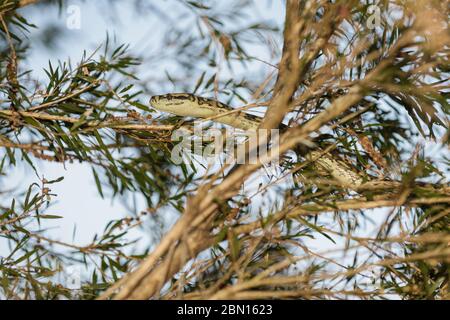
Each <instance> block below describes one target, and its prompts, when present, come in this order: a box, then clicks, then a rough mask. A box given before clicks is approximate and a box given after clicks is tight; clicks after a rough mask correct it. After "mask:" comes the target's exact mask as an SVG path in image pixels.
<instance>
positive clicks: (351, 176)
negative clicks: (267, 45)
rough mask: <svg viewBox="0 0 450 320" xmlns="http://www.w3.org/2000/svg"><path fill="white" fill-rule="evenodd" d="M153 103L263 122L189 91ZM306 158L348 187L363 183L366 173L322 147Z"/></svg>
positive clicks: (191, 113)
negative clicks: (352, 167)
mask: <svg viewBox="0 0 450 320" xmlns="http://www.w3.org/2000/svg"><path fill="white" fill-rule="evenodd" d="M150 104H151V105H152V106H153V107H154V108H155V109H157V110H159V111H163V112H169V113H172V114H174V115H178V116H182V117H194V118H203V119H205V118H212V121H215V122H218V123H223V124H226V125H230V126H232V127H234V128H238V129H242V130H256V129H258V127H259V124H260V122H261V118H260V117H257V116H254V115H251V114H248V113H245V112H242V111H237V110H236V109H233V108H231V107H230V106H228V105H226V104H224V103H221V102H219V101H216V100H213V99H207V98H203V97H199V96H196V95H193V94H189V93H169V94H164V95H158V96H153V97H152V98H151V99H150ZM221 115H222V116H221ZM305 158H307V159H309V160H312V161H314V162H315V165H318V166H319V167H320V168H321V169H324V170H325V171H327V172H328V173H329V174H330V175H331V176H332V177H333V178H334V179H336V180H337V181H338V182H339V183H341V184H343V185H344V186H346V187H358V186H359V185H361V184H362V183H363V179H362V177H361V176H360V175H359V174H357V173H356V172H354V171H353V170H351V169H350V168H348V166H346V164H345V163H343V162H342V161H340V160H336V159H334V158H333V157H332V156H330V155H329V154H328V153H324V152H323V151H321V150H320V149H318V148H317V149H314V150H311V151H309V152H308V154H306V155H305Z"/></svg>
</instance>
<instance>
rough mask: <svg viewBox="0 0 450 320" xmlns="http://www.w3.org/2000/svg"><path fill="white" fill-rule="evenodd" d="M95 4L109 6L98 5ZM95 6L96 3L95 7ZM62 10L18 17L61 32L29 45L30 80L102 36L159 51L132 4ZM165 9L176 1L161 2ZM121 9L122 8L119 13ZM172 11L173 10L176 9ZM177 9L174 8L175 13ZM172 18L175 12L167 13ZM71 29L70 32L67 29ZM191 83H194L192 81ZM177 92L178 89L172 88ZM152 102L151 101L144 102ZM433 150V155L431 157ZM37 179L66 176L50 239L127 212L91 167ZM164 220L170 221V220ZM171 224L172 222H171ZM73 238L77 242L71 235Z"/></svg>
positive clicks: (154, 33) (267, 8) (155, 36)
mask: <svg viewBox="0 0 450 320" xmlns="http://www.w3.org/2000/svg"><path fill="white" fill-rule="evenodd" d="M98 2H100V3H101V2H104V3H107V2H109V1H108V0H98ZM98 2H97V1H96V3H98ZM66 3H67V4H66V7H65V8H63V9H62V11H59V10H58V8H51V9H45V12H44V9H42V8H39V7H36V8H33V7H29V8H25V9H23V10H22V14H23V15H24V16H25V17H26V18H27V19H28V20H30V21H31V22H32V23H34V24H36V25H37V26H38V27H39V28H38V29H31V33H30V35H29V37H30V39H34V38H35V37H36V36H38V35H40V34H41V33H42V32H43V31H45V30H46V28H47V27H49V26H56V27H60V28H63V29H64V30H65V32H64V34H63V36H62V37H60V38H58V39H57V40H56V42H55V43H53V45H52V46H50V47H49V46H45V45H43V44H42V43H40V42H37V41H35V42H33V41H32V43H31V51H30V56H29V58H28V59H27V61H25V64H26V65H27V67H29V68H30V69H32V70H33V74H34V76H37V77H38V78H41V79H45V74H44V72H43V69H44V68H46V67H47V66H48V62H49V60H50V61H52V63H53V64H56V63H57V61H58V60H68V59H69V60H71V61H73V62H76V61H78V60H79V59H80V57H81V56H82V55H83V51H84V50H87V52H88V53H89V52H92V51H94V50H95V49H96V48H97V47H99V45H101V44H102V43H103V42H104V41H105V38H106V34H109V35H113V36H114V37H115V38H116V40H117V43H128V44H130V50H131V51H132V52H133V51H134V52H138V53H143V52H147V51H151V50H153V49H154V48H152V44H153V45H155V46H157V45H158V43H159V41H160V40H161V39H160V36H161V34H162V33H161V32H158V31H159V30H160V28H161V20H160V19H161V18H158V17H157V15H151V16H146V15H139V14H136V12H135V11H134V10H133V9H132V8H131V4H132V3H133V2H132V1H130V2H129V1H126V2H125V1H122V2H120V5H117V6H116V11H115V12H113V13H112V14H109V13H105V12H104V10H101V6H99V5H95V4H94V2H90V1H76V0H73V1H67V2H66ZM164 3H167V6H168V7H169V6H170V5H171V4H173V3H174V1H165V2H164ZM256 3H258V6H257V8H258V10H257V12H255V13H254V14H255V15H260V16H262V17H265V18H271V19H274V21H278V22H279V21H281V20H282V19H283V8H282V5H281V4H280V3H281V1H273V2H270V1H256ZM119 8H120V9H119ZM170 8H171V10H172V8H176V5H175V6H174V7H170ZM173 10H176V9H173ZM77 12H79V13H80V18H81V20H80V25H79V27H80V28H79V29H78V28H71V27H73V21H72V20H71V19H72V18H73V16H74V14H77ZM170 13H171V14H173V15H174V16H176V12H171V11H170ZM68 26H69V27H68ZM148 72H150V73H151V72H162V70H148ZM193 81H195V79H193ZM175 89H176V88H175ZM148 98H150V97H148ZM433 152H435V151H433V150H431V153H433ZM37 167H38V171H39V174H40V175H41V177H42V176H44V177H45V178H46V179H47V180H52V179H56V178H58V177H61V176H64V180H63V181H61V182H59V183H57V184H54V185H52V187H51V189H52V193H55V194H57V197H56V201H54V204H53V205H52V207H51V208H50V209H49V210H48V211H47V212H46V213H47V214H56V215H60V216H63V217H64V218H63V219H58V220H54V221H51V222H47V224H46V226H48V227H50V230H48V234H49V235H50V236H51V237H53V238H54V239H57V240H61V241H66V242H74V243H76V244H77V245H84V244H87V243H88V242H89V241H90V240H91V239H92V238H93V236H94V234H95V233H100V234H101V233H102V230H103V228H104V226H105V225H106V223H107V222H109V221H110V220H112V219H119V218H123V217H124V216H126V215H128V214H129V212H128V210H127V208H125V207H124V206H123V205H122V203H121V202H120V201H118V200H111V199H108V198H107V197H106V198H105V199H102V198H101V197H100V196H99V194H98V191H97V188H96V186H95V183H94V178H93V176H92V171H91V168H90V166H88V165H86V164H79V163H73V164H70V163H66V164H61V163H52V162H38V165H37ZM38 181H39V179H38V177H36V175H35V174H34V172H33V171H32V170H31V169H30V168H28V169H27V170H25V171H23V170H22V168H20V169H18V168H12V173H11V174H10V175H9V180H8V183H9V184H10V185H11V186H17V187H19V186H27V185H29V184H30V183H32V182H38ZM368 212H369V214H371V215H372V214H373V215H372V216H373V217H374V220H378V221H381V220H382V219H383V218H384V216H385V215H386V213H387V212H388V210H371V211H370V210H369V211H368ZM168 217H172V218H173V216H170V215H168ZM172 222H173V221H172ZM74 228H76V232H75V233H74ZM74 234H75V238H73V235H74ZM130 236H131V237H141V238H142V240H141V241H143V244H144V245H145V244H148V243H149V242H150V241H151V240H152V239H153V237H152V235H151V234H148V233H146V232H139V231H136V232H133V233H131V234H130ZM310 244H311V246H312V247H316V248H319V247H320V248H324V249H325V248H327V247H329V246H330V242H329V241H328V240H327V239H324V238H318V239H317V240H311V242H310Z"/></svg>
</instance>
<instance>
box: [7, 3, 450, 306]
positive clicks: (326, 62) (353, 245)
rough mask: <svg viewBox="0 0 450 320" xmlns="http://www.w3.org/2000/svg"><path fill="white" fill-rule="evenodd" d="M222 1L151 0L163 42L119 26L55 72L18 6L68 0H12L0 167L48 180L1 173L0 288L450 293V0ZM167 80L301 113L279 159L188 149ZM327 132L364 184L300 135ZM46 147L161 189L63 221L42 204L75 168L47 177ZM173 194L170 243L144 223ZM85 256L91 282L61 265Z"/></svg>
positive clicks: (270, 122)
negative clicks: (86, 234) (162, 99)
mask: <svg viewBox="0 0 450 320" xmlns="http://www.w3.org/2000/svg"><path fill="white" fill-rule="evenodd" d="M224 3H225V2H220V1H200V0H199V1H184V0H183V1H181V0H180V1H175V0H173V1H169V3H168V4H167V3H164V4H163V3H162V2H148V1H137V2H136V3H135V10H136V14H138V13H139V14H148V15H149V16H150V17H151V19H153V20H154V21H157V23H158V25H159V26H160V29H158V32H159V33H158V37H160V38H158V41H156V40H153V38H152V40H151V44H152V50H151V52H144V53H134V52H133V50H131V49H130V48H129V47H128V46H127V45H126V44H117V43H116V41H114V40H113V39H112V37H110V36H109V35H107V36H106V39H105V41H104V43H103V44H99V46H98V48H97V50H95V51H94V52H85V53H84V54H83V55H82V57H81V58H80V59H79V60H78V61H77V62H76V63H72V62H70V61H49V63H48V66H47V67H46V69H45V73H46V77H47V78H46V79H45V80H43V79H37V78H36V77H35V75H34V72H33V71H34V70H24V65H25V64H22V61H24V60H25V61H26V59H27V57H28V55H29V49H30V44H32V42H33V41H37V40H36V39H33V38H29V37H28V36H27V35H28V32H29V30H30V29H32V28H39V26H36V25H34V24H33V22H32V21H31V20H29V18H28V17H27V15H26V14H25V13H26V12H27V11H23V10H24V9H22V8H21V7H24V6H29V7H28V8H27V9H31V8H32V7H33V6H37V7H42V8H47V7H51V6H59V7H60V8H65V6H66V3H65V2H64V1H41V2H40V1H12V0H3V1H2V3H1V4H0V22H1V24H0V29H1V36H2V37H1V42H0V55H1V64H0V83H1V85H0V97H1V98H0V99H1V100H0V148H1V149H0V150H1V151H0V157H1V162H0V173H1V176H0V179H1V180H4V181H6V178H7V177H8V175H10V172H12V169H13V168H14V167H17V168H28V170H32V171H33V172H34V173H35V174H36V176H37V177H38V181H37V183H34V184H32V185H31V186H29V187H28V188H26V190H10V189H9V188H5V186H3V185H2V189H3V190H1V194H2V200H1V202H0V206H1V211H0V244H1V248H0V297H2V298H7V299H62V298H72V299H75V298H76V299H94V298H99V297H100V298H110V297H112V296H115V298H119V299H120V298H121V299H137V298H139V299H143V298H145V299H148V298H150V297H154V296H158V297H163V298H169V299H171V298H201V299H203V298H211V297H213V298H235V299H255V298H256V299H257V298H300V299H313V298H322V299H324V298H360V299H381V298H389V297H394V298H404V299H448V298H449V296H448V279H449V277H450V269H449V262H450V261H449V257H450V251H449V248H448V243H449V240H450V239H449V236H450V235H449V221H448V220H449V209H448V203H449V202H450V187H449V185H448V167H449V166H448V165H449V159H448V148H449V146H448V143H449V129H448V123H449V118H448V115H449V105H448V93H449V91H448V85H449V80H448V79H449V44H450V41H449V40H450V39H449V36H448V34H449V33H448V21H447V17H448V8H447V7H446V6H445V2H442V3H441V2H440V1H434V0H433V1H397V0H382V1H381V0H380V1H378V2H376V4H373V3H372V2H370V1H365V0H360V1H357V0H351V1H340V0H336V1H307V0H304V1H303V0H302V1H300V0H298V1H296V0H288V1H286V4H285V6H286V7H287V8H283V10H284V11H286V17H285V18H283V19H284V20H283V21H278V20H277V19H276V17H273V19H272V20H266V19H263V18H261V17H258V15H256V14H254V12H255V6H258V5H257V4H255V2H254V1H247V0H242V1H234V3H233V5H231V4H229V3H228V1H227V4H224ZM259 5H261V3H260V4H259ZM98 6H105V7H104V8H103V7H102V10H105V12H114V10H117V7H118V6H119V4H117V3H114V4H111V5H103V4H98ZM271 6H273V3H272V2H270V1H268V2H267V8H271ZM263 7H264V5H263ZM30 12H31V11H30ZM377 14H379V18H380V19H379V20H377V19H376V20H374V18H377V16H376V15H377ZM374 15H375V16H374ZM31 16H32V15H31ZM374 21H375V22H377V23H379V24H378V25H374V24H373V23H375V22H374ZM52 35H53V37H55V38H57V37H58V36H60V37H66V36H67V35H65V34H64V32H63V31H61V34H59V33H58V32H56V33H55V34H52ZM47 36H50V35H48V34H47ZM48 40H49V39H48V38H47V39H46V41H48ZM155 43H157V44H158V46H156V45H155ZM140 45H141V46H142V47H144V46H145V45H146V44H144V43H141V44H140ZM149 70H150V71H149ZM170 91H178V92H183V91H185V92H190V93H196V94H199V95H202V96H208V97H214V98H218V99H219V100H221V101H223V102H226V103H229V104H232V105H235V106H243V107H246V108H247V109H249V108H250V109H251V107H253V109H251V110H253V111H252V112H253V113H255V114H259V115H262V114H263V113H261V111H262V112H264V114H265V115H266V117H265V118H264V120H263V124H262V126H266V127H265V128H274V127H278V125H279V123H280V122H281V121H282V120H283V119H286V121H285V123H287V122H288V123H289V128H288V130H287V131H286V133H285V135H283V136H282V140H281V142H282V145H281V148H282V150H284V151H286V152H287V155H286V157H285V158H284V159H283V161H282V163H281V168H278V169H279V172H277V173H276V174H274V175H272V174H270V173H267V172H266V171H264V169H261V168H259V167H258V166H250V165H247V166H246V165H244V166H237V167H235V168H233V170H231V171H228V168H225V171H224V172H225V173H224V172H223V171H220V170H219V171H220V172H219V173H218V172H211V171H210V170H206V169H204V168H203V167H202V165H204V163H203V162H202V161H203V160H202V159H197V161H198V162H199V163H194V164H188V163H183V164H181V165H176V164H174V163H173V162H172V161H171V158H170V152H171V150H172V148H173V146H174V142H173V141H171V139H170V136H171V132H172V131H173V130H174V129H176V128H178V127H179V126H181V125H182V124H184V122H185V119H181V118H179V117H164V116H159V117H156V116H157V115H159V114H156V113H155V110H153V109H152V108H151V106H150V105H149V103H148V99H149V97H150V96H151V95H153V94H159V93H163V92H170ZM255 107H256V108H255ZM311 138H312V139H311ZM310 140H314V144H315V145H316V146H319V147H321V148H322V149H324V150H327V152H329V153H330V154H332V155H334V156H336V157H339V158H340V159H341V160H342V161H343V162H346V163H347V165H348V166H349V167H351V168H352V170H355V171H356V172H358V174H359V175H361V176H362V178H363V181H364V184H363V185H362V186H360V187H358V188H354V189H351V188H349V187H348V186H342V185H339V183H337V182H336V181H334V180H333V178H332V177H331V176H330V175H329V174H327V173H326V172H325V173H321V172H319V170H318V169H319V168H318V167H317V165H315V164H314V163H313V162H312V161H310V159H308V158H305V157H302V156H300V155H294V154H293V153H292V151H290V152H289V150H292V149H293V148H294V147H295V145H298V144H299V143H300V145H302V144H308V143H309V145H311V141H310ZM308 141H309V142H308ZM429 146H435V148H437V149H439V150H440V151H441V152H439V153H438V154H429V153H427V152H425V151H426V150H427V148H428V147H429ZM49 161H52V162H60V163H61V164H62V165H64V164H66V163H67V164H69V163H72V162H80V163H83V164H84V165H86V166H89V167H90V168H91V170H92V174H93V179H94V181H95V183H96V185H97V189H98V194H99V196H100V197H104V198H114V197H120V198H122V199H125V200H127V199H130V198H132V197H133V196H134V197H136V196H139V197H141V198H142V199H143V200H144V201H145V207H144V208H139V209H138V210H137V212H138V213H137V214H136V213H134V215H133V214H132V212H130V216H132V218H130V217H124V218H123V219H120V220H117V221H111V222H110V223H109V224H107V225H106V226H105V228H104V232H103V234H101V235H95V236H94V237H93V239H92V241H91V243H89V244H87V245H78V244H75V243H65V242H61V241H58V240H54V239H52V238H50V237H49V236H48V235H47V234H46V233H47V230H46V227H45V222H46V221H47V220H49V219H63V218H64V217H63V213H61V214H58V215H55V214H53V213H52V202H53V201H54V197H55V196H56V195H55V194H53V193H52V191H51V188H52V185H54V184H57V183H59V182H60V181H61V180H62V179H63V177H61V178H59V179H56V180H53V181H48V180H46V179H45V178H44V177H42V174H41V172H40V170H39V169H38V166H37V164H38V163H41V162H49ZM266 169H267V168H266ZM280 172H281V173H280ZM252 179H254V180H256V181H257V182H258V183H259V186H257V187H252V186H247V185H246V184H244V182H245V181H251V180H252ZM1 180H0V181H1ZM243 186H244V187H243ZM20 187H21V188H25V187H24V186H20ZM59 196H61V197H64V195H59ZM168 210H172V211H175V212H177V213H179V218H178V221H177V222H176V224H175V225H174V226H173V228H171V230H170V231H169V232H167V234H166V235H165V237H163V238H162V239H161V241H160V243H158V244H156V247H153V244H145V246H144V248H142V246H140V247H138V246H135V245H136V243H135V241H134V240H129V238H128V237H127V236H128V235H129V233H130V230H131V229H133V228H137V227H139V226H141V225H142V224H144V223H152V222H154V221H155V220H157V219H158V217H161V216H162V215H164V213H166V212H167V211H168ZM383 210H384V211H383ZM130 211H131V209H130ZM382 212H386V215H385V217H384V219H381V218H379V217H378V216H379V215H380V214H381V213H382ZM153 227H154V228H155V229H156V228H158V227H157V226H156V225H155V226H153ZM156 231H161V230H155V232H156ZM318 239H322V240H323V241H325V242H323V241H322V242H321V243H326V248H327V250H320V249H317V248H315V245H316V244H317V243H318V241H319V240H318ZM3 244H6V246H4V245H3ZM155 248H156V249H155ZM77 266H83V270H87V271H83V274H84V275H85V276H83V277H82V285H81V289H79V290H74V289H72V288H71V287H70V285H69V284H67V283H65V282H64V281H62V279H61V275H62V274H64V272H66V273H67V272H70V268H73V267H77ZM143 270H145V272H144V271H143ZM149 270H150V272H149ZM125 274H129V276H128V277H124V275H125ZM165 283H168V284H169V285H166V286H164V284H165ZM163 287H164V288H163ZM108 288H109V289H108Z"/></svg>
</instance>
